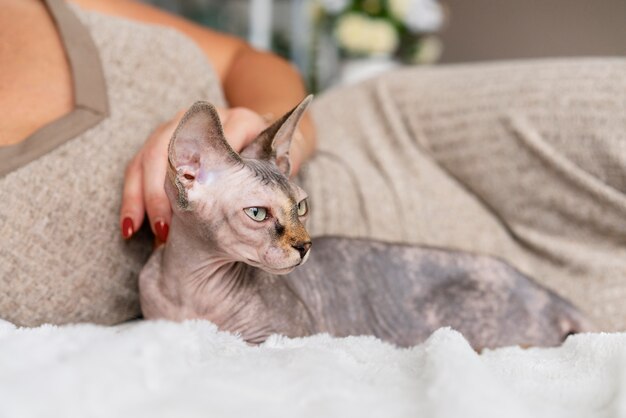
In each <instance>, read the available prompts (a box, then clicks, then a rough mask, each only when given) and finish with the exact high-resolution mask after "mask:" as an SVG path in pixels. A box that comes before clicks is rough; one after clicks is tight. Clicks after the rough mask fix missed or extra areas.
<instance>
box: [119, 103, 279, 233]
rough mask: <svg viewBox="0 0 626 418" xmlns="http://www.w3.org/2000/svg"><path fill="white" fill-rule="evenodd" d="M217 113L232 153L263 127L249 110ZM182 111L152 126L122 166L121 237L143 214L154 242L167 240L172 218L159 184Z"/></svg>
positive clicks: (141, 219) (163, 176)
mask: <svg viewBox="0 0 626 418" xmlns="http://www.w3.org/2000/svg"><path fill="white" fill-rule="evenodd" d="M218 113H219V116H220V119H221V121H222V125H223V128H224V135H225V136H226V139H227V140H228V142H229V143H230V145H231V146H232V148H233V149H234V150H235V151H236V152H240V151H241V150H242V149H243V148H245V147H246V146H247V145H248V144H249V143H250V142H252V140H253V139H254V138H256V137H257V135H258V134H259V133H260V132H261V131H262V130H263V129H265V128H266V127H267V123H266V121H265V120H264V119H263V118H262V117H261V116H259V115H258V114H257V113H255V112H254V111H252V110H250V109H246V108H232V109H223V108H222V109H218ZM182 114H183V112H179V114H178V115H176V116H175V117H174V118H173V119H172V120H171V121H170V122H168V123H166V124H164V125H161V126H160V127H159V128H158V129H156V130H155V131H154V132H153V133H152V135H151V136H150V137H149V138H148V140H147V141H146V143H145V144H144V146H143V148H142V149H141V150H140V151H139V153H138V154H137V155H136V156H135V158H133V160H132V161H131V163H130V164H129V165H128V167H127V169H126V174H125V179H124V192H123V195H122V208H121V210H120V227H121V230H122V236H123V237H124V238H125V239H128V238H130V237H131V236H133V235H134V234H135V232H136V231H137V230H138V229H139V228H140V227H141V224H142V223H143V221H144V217H145V215H144V214H145V213H147V214H148V219H149V221H150V227H151V228H152V231H153V232H154V235H155V236H156V237H157V239H158V241H161V242H165V241H166V240H167V235H168V233H169V225H170V221H171V217H172V209H171V206H170V202H169V200H168V198H167V195H166V194H165V188H164V187H163V186H164V183H165V175H166V173H167V147H168V144H169V140H170V138H171V136H172V134H173V132H174V129H175V128H176V125H177V124H178V121H179V120H180V118H181V117H182Z"/></svg>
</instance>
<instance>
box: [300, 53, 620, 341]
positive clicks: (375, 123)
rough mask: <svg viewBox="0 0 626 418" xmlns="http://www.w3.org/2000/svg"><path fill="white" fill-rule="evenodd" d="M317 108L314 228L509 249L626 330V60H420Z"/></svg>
mask: <svg viewBox="0 0 626 418" xmlns="http://www.w3.org/2000/svg"><path fill="white" fill-rule="evenodd" d="M314 116H315V120H316V126H317V129H318V136H319V153H318V155H317V157H316V158H315V159H314V160H313V161H312V162H311V164H309V167H308V172H307V174H306V176H305V177H304V184H303V186H304V188H305V190H307V191H308V192H309V194H310V195H311V196H312V198H311V201H312V210H311V220H310V225H309V227H310V229H311V231H312V232H313V233H314V234H316V235H325V234H334V235H350V236H367V237H374V238H379V239H383V240H390V241H403V242H413V243H419V244H426V245H432V246H438V247H445V248H455V249H460V250H466V251H472V252H480V253H485V254H491V255H494V256H498V257H501V258H504V259H505V260H507V261H509V262H510V263H511V264H513V265H515V266H516V267H518V268H519V269H521V270H522V271H524V272H526V273H527V274H529V275H530V276H532V277H534V278H536V279H537V280H538V281H539V282H541V283H543V284H545V285H546V286H548V287H550V288H552V289H554V290H555V291H557V292H558V293H560V294H561V295H563V296H565V297H567V298H569V299H570V300H572V301H573V302H574V303H575V304H576V305H578V306H579V307H581V308H582V309H583V310H584V311H585V312H587V313H588V314H589V315H590V316H591V317H592V318H593V319H595V322H596V323H597V325H599V326H600V327H601V329H604V330H615V329H620V330H624V329H626V303H624V301H625V300H626V60H625V59H622V58H619V59H570V60H566V59H562V60H545V61H535V62H508V63H493V64H475V65H458V66H449V67H446V66H444V67H432V68H422V69H415V68H411V69H406V70H401V71H397V72H394V73H390V74H386V75H384V76H382V77H380V78H379V79H376V80H372V81H369V82H366V83H365V84H361V85H358V86H354V87H349V88H345V89H339V90H335V91H333V92H329V93H328V94H326V95H324V96H323V97H321V98H319V99H318V100H317V101H316V103H315V107H314Z"/></svg>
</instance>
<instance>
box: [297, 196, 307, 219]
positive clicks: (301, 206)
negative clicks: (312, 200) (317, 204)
mask: <svg viewBox="0 0 626 418" xmlns="http://www.w3.org/2000/svg"><path fill="white" fill-rule="evenodd" d="M308 211H309V206H308V205H307V203H306V199H303V200H301V201H300V203H298V216H304V215H306V213H307V212H308Z"/></svg>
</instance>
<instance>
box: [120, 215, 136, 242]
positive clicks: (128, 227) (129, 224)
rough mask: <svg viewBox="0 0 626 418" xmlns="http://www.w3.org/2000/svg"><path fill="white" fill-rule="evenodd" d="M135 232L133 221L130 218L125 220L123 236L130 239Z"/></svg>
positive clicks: (123, 222)
mask: <svg viewBox="0 0 626 418" xmlns="http://www.w3.org/2000/svg"><path fill="white" fill-rule="evenodd" d="M134 232H135V228H134V227H133V220H132V219H130V218H124V221H122V236H123V237H124V239H128V238H130V237H131V236H132V235H133V233H134Z"/></svg>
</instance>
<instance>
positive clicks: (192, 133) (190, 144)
mask: <svg viewBox="0 0 626 418" xmlns="http://www.w3.org/2000/svg"><path fill="white" fill-rule="evenodd" d="M168 162H169V167H168V177H169V179H170V180H171V181H172V183H173V184H174V185H175V186H176V187H177V189H178V202H179V204H180V206H181V207H183V208H185V207H186V206H187V204H188V202H187V189H188V188H190V187H191V185H192V184H193V183H194V182H195V181H197V180H201V179H202V178H203V177H205V176H206V175H207V173H209V172H211V171H215V170H220V169H224V168H227V167H229V166H231V165H233V164H237V163H240V162H241V158H239V156H238V155H237V154H236V153H235V152H234V151H233V149H232V148H231V147H230V145H229V144H228V141H226V138H225V137H224V131H223V130H222V125H221V123H220V119H219V115H218V114H217V111H216V110H215V108H214V107H213V105H211V104H210V103H207V102H196V103H194V104H193V106H191V108H190V109H189V110H187V112H186V113H185V115H184V116H183V118H182V119H181V120H180V123H179V124H178V126H177V127H176V130H175V131H174V134H173V135H172V139H171V140H170V144H169V148H168Z"/></svg>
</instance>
